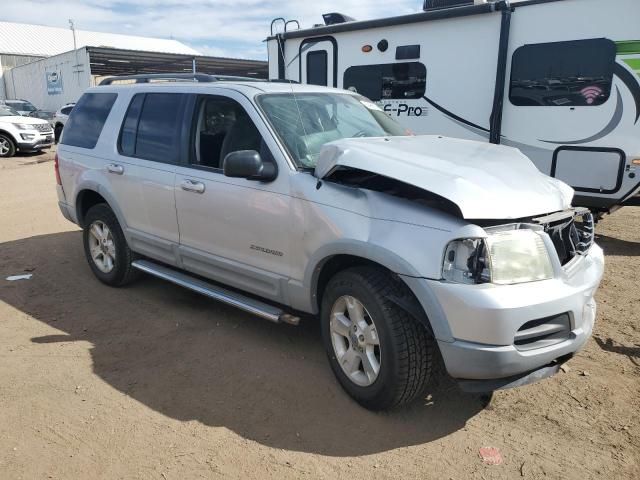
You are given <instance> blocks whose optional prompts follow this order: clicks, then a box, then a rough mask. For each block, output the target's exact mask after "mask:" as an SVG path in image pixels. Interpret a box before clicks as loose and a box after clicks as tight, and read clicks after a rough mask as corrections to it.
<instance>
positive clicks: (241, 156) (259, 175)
mask: <svg viewBox="0 0 640 480" xmlns="http://www.w3.org/2000/svg"><path fill="white" fill-rule="evenodd" d="M222 171H223V172H224V175H225V177H232V178H246V179H247V180H258V181H261V182H269V181H271V180H274V179H275V178H276V175H277V173H278V172H277V169H276V166H275V164H274V163H272V162H265V161H264V160H262V157H261V156H260V154H259V153H258V152H256V151H255V150H239V151H237V152H231V153H229V154H228V155H227V156H226V157H224V161H223V163H222Z"/></svg>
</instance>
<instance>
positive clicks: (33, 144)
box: [17, 130, 54, 152]
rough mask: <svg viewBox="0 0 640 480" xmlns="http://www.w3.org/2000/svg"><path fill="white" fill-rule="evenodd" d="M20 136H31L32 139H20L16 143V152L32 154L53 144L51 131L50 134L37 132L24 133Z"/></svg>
mask: <svg viewBox="0 0 640 480" xmlns="http://www.w3.org/2000/svg"><path fill="white" fill-rule="evenodd" d="M20 133H21V134H22V133H23V134H27V135H33V138H31V139H29V140H25V139H20V140H19V141H18V142H17V147H18V150H20V151H21V152H33V151H36V150H42V149H43V148H50V147H51V146H52V145H53V143H54V135H53V130H51V132H44V133H40V132H38V131H35V130H34V131H25V132H20Z"/></svg>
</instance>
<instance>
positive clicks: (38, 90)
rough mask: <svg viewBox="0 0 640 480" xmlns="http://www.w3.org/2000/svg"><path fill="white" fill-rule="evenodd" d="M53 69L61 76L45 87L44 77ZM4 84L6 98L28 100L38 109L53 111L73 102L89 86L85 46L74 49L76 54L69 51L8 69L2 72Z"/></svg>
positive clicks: (89, 74)
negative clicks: (58, 80)
mask: <svg viewBox="0 0 640 480" xmlns="http://www.w3.org/2000/svg"><path fill="white" fill-rule="evenodd" d="M53 73H55V74H57V75H58V76H59V77H60V78H61V79H62V80H61V83H60V84H55V83H53V82H51V83H50V84H49V88H48V83H47V78H48V75H51V74H53ZM49 78H52V77H49ZM5 86H6V94H7V98H21V99H24V100H29V101H30V102H31V103H33V104H34V105H35V106H36V107H37V108H40V109H42V110H51V111H55V110H57V109H58V108H60V107H61V106H62V105H64V104H65V103H70V102H76V101H77V100H78V98H80V96H81V95H82V93H83V92H84V91H85V90H86V89H87V88H89V87H90V86H91V70H90V65H89V56H88V54H87V50H86V49H85V48H81V49H78V51H77V57H76V52H75V51H71V52H67V53H65V54H62V55H56V56H55V57H51V58H47V59H45V60H42V61H39V62H34V63H30V64H28V65H22V66H20V67H17V68H14V69H12V70H9V71H7V72H5ZM56 87H60V88H56ZM58 90H59V91H58Z"/></svg>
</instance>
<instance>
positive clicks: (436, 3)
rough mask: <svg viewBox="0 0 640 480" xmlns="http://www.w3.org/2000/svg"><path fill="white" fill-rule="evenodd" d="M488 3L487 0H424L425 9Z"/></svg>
mask: <svg viewBox="0 0 640 480" xmlns="http://www.w3.org/2000/svg"><path fill="white" fill-rule="evenodd" d="M480 3H487V0H424V5H423V7H422V9H423V10H425V11H429V10H440V9H442V8H451V7H462V6H464V5H474V4H475V5H477V4H480Z"/></svg>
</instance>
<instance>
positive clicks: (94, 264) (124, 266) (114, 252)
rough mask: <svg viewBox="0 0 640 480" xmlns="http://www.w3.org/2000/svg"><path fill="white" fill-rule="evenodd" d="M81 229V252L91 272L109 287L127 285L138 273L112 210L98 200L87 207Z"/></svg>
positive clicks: (132, 255)
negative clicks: (82, 250)
mask: <svg viewBox="0 0 640 480" xmlns="http://www.w3.org/2000/svg"><path fill="white" fill-rule="evenodd" d="M84 224H85V227H84V232H83V243H84V252H85V256H86V257H87V262H89V266H90V267H91V270H92V271H93V273H94V275H95V276H96V277H97V278H98V280H100V281H101V282H102V283H105V284H107V285H110V286H112V287H119V286H122V285H126V284H127V283H129V282H131V281H132V280H134V279H135V278H136V277H137V276H138V271H137V270H136V269H135V268H133V266H132V265H131V263H132V262H133V261H134V260H135V254H134V253H133V252H132V251H131V249H130V248H129V245H128V244H127V240H126V239H125V237H124V233H122V228H120V224H119V223H118V219H117V218H116V216H115V214H114V213H113V211H112V210H111V209H110V208H109V206H108V205H106V204H104V203H100V204H98V205H94V206H93V207H91V208H90V209H89V211H88V212H87V214H86V216H85V221H84Z"/></svg>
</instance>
